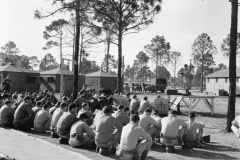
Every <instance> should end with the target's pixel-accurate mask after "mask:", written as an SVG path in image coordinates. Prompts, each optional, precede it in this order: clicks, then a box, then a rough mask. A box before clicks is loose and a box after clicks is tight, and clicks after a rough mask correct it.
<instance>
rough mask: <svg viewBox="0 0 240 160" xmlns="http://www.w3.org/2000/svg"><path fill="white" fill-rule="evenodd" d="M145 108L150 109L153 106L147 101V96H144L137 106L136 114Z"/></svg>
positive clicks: (141, 112)
mask: <svg viewBox="0 0 240 160" xmlns="http://www.w3.org/2000/svg"><path fill="white" fill-rule="evenodd" d="M147 108H149V109H152V108H153V106H152V105H151V104H150V102H149V101H148V97H144V98H143V100H142V101H141V103H140V106H139V109H138V114H143V112H144V111H145V109H147Z"/></svg>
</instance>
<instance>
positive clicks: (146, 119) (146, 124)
mask: <svg viewBox="0 0 240 160" xmlns="http://www.w3.org/2000/svg"><path fill="white" fill-rule="evenodd" d="M139 117H140V121H139V126H141V127H142V128H143V129H144V130H145V131H146V130H148V129H149V128H150V127H151V125H154V126H155V125H157V126H158V124H157V121H156V120H155V119H153V118H152V117H151V116H148V115H145V114H143V115H140V116H139Z"/></svg>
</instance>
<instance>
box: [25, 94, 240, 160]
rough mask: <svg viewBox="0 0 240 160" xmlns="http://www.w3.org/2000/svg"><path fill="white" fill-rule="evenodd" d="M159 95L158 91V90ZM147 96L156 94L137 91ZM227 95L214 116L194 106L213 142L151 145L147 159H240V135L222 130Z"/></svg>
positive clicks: (239, 103) (96, 157)
mask: <svg viewBox="0 0 240 160" xmlns="http://www.w3.org/2000/svg"><path fill="white" fill-rule="evenodd" d="M158 95H159V94H158ZM144 96H148V97H149V101H150V102H152V101H153V100H154V99H155V98H156V97H157V95H149V94H147V95H143V94H141V95H138V97H139V98H143V97H144ZM161 96H162V97H165V98H167V96H166V95H164V94H161ZM227 104H228V98H227V97H218V98H216V99H215V114H214V115H213V116H211V114H210V110H209V109H208V108H207V106H206V105H205V104H204V103H203V102H202V101H201V102H200V103H199V104H198V106H197V107H196V108H195V110H194V111H195V112H196V114H197V117H196V121H200V122H203V123H205V125H206V127H205V129H204V135H208V134H210V135H211V143H208V144H204V145H203V147H201V148H196V149H195V148H194V149H193V150H181V149H180V148H179V147H176V153H174V154H169V153H165V151H164V149H163V148H161V147H160V145H156V146H154V147H152V150H151V151H150V152H149V155H148V158H147V159H148V160H155V159H166V160H167V159H169V160H178V159H191V160H192V159H193V160H198V159H240V147H239V146H240V139H237V138H236V136H235V135H234V134H233V133H223V132H221V131H222V130H223V129H224V128H225V124H226V113H227ZM239 106H240V98H237V99H236V115H239V114H240V107H239ZM181 111H182V112H183V113H184V114H185V115H182V116H179V117H180V118H181V119H183V120H187V113H188V110H187V107H186V106H184V104H181ZM29 134H30V135H31V136H34V137H38V138H40V139H43V140H46V141H48V142H50V143H53V144H56V145H58V139H52V138H49V135H50V133H46V134H41V135H39V134H35V133H29ZM61 146H62V147H64V148H66V149H69V150H71V151H74V152H78V153H81V154H83V155H85V156H87V157H89V158H91V159H94V160H102V159H104V160H105V159H106V160H108V159H117V157H116V156H112V157H108V158H107V157H102V156H100V155H98V154H96V153H95V151H94V150H90V151H88V150H85V149H74V148H72V147H70V146H67V145H61Z"/></svg>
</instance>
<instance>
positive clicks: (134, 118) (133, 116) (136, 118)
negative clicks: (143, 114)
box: [130, 114, 140, 123]
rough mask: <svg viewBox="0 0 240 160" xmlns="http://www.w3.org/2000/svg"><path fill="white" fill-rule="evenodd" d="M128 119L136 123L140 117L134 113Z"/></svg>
mask: <svg viewBox="0 0 240 160" xmlns="http://www.w3.org/2000/svg"><path fill="white" fill-rule="evenodd" d="M130 119H131V121H132V122H134V123H136V122H138V121H139V120H140V117H139V116H138V115H136V114H134V115H132V116H131V118H130Z"/></svg>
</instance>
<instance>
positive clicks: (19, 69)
mask: <svg viewBox="0 0 240 160" xmlns="http://www.w3.org/2000/svg"><path fill="white" fill-rule="evenodd" d="M0 71H1V72H24V73H39V72H37V71H33V70H28V69H25V68H22V67H18V66H15V65H13V64H7V65H4V66H0Z"/></svg>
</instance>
